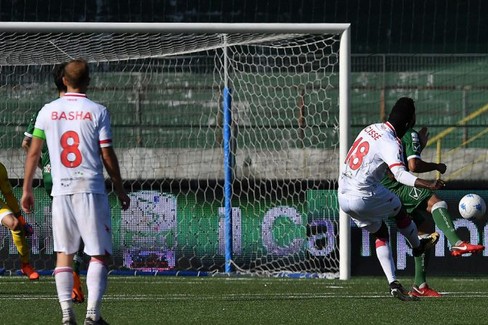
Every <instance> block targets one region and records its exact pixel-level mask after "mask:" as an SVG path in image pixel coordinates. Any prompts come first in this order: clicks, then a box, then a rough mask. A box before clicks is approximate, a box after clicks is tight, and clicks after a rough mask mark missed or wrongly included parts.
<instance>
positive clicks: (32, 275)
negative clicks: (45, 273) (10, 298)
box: [20, 263, 39, 280]
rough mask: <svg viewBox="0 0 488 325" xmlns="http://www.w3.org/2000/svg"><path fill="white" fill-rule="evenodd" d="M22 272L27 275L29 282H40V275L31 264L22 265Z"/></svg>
mask: <svg viewBox="0 0 488 325" xmlns="http://www.w3.org/2000/svg"><path fill="white" fill-rule="evenodd" d="M20 272H22V274H24V275H26V276H27V277H28V278H29V280H39V273H37V272H36V270H35V269H34V268H33V267H32V265H30V264H29V263H22V266H21V267H20Z"/></svg>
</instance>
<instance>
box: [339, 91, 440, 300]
mask: <svg viewBox="0 0 488 325" xmlns="http://www.w3.org/2000/svg"><path fill="white" fill-rule="evenodd" d="M414 115H415V105H414V102H413V100H412V99H411V98H408V97H402V98H400V99H399V100H398V101H397V102H396V103H395V105H394V106H393V108H392V110H391V112H390V115H389V117H388V120H387V122H385V123H376V124H372V125H369V126H367V127H366V128H364V129H363V130H362V131H361V132H360V133H359V135H358V136H357V138H356V139H355V141H354V143H353V144H352V146H351V148H350V149H349V152H348V153H347V156H346V159H345V161H344V162H343V164H342V166H341V173H340V177H339V189H338V199H339V206H340V208H341V209H342V211H344V212H345V213H347V214H348V215H349V216H351V218H352V219H353V220H354V222H355V223H356V224H357V226H358V227H360V228H364V229H366V230H368V231H369V232H370V233H371V234H372V235H373V236H374V237H375V246H376V255H377V257H378V259H379V261H380V264H381V267H382V269H383V272H384V273H385V275H386V278H387V280H388V283H389V285H390V293H391V294H392V295H393V296H394V297H397V298H399V299H401V300H417V299H418V298H417V297H414V296H411V295H410V294H409V293H408V291H407V290H405V289H404V288H403V286H402V285H401V284H400V283H399V282H398V280H397V279H396V275H395V264H394V261H393V257H392V254H391V249H390V247H389V232H388V228H387V226H386V224H385V222H384V219H386V218H388V217H392V216H394V218H395V221H396V225H397V228H398V231H399V232H400V233H401V234H402V235H404V236H405V238H406V239H407V240H408V242H409V243H410V245H411V246H412V250H413V255H414V256H420V255H421V254H422V253H423V252H424V251H425V250H427V249H428V248H430V247H432V246H433V245H435V243H437V240H438V238H439V234H437V233H433V234H431V235H430V236H429V237H427V238H425V239H422V240H420V239H419V238H418V232H417V227H416V226H415V223H414V222H412V221H411V219H410V217H409V216H408V215H407V213H406V210H405V208H404V207H403V206H402V204H401V202H400V199H399V198H398V197H397V196H396V195H395V194H393V193H392V192H391V191H390V190H388V189H387V188H385V187H384V186H383V185H382V184H381V179H382V178H383V176H384V175H385V171H386V169H387V168H389V169H390V171H391V172H392V174H393V175H394V176H395V178H396V180H397V181H399V182H400V183H402V184H405V185H408V186H415V187H420V188H427V189H431V190H437V189H440V188H442V187H444V182H443V181H442V180H434V181H428V180H424V179H420V178H417V177H416V176H414V175H413V174H411V173H410V172H408V170H407V168H406V167H405V163H404V162H403V153H402V150H403V149H402V145H401V137H402V136H403V135H404V134H405V132H406V131H407V130H408V129H409V128H410V126H412V125H413V123H415V116H414Z"/></svg>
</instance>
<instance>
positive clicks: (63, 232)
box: [52, 193, 112, 256]
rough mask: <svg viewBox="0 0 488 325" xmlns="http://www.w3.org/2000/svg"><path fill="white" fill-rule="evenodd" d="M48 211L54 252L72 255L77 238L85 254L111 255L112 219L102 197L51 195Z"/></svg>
mask: <svg viewBox="0 0 488 325" xmlns="http://www.w3.org/2000/svg"><path fill="white" fill-rule="evenodd" d="M52 212H53V221H52V223H53V224H52V227H53V239H54V251H55V252H62V253H66V254H74V253H76V252H77V251H78V249H79V246H80V237H81V238H82V239H83V243H84V244H85V249H84V251H85V253H86V254H87V255H89V256H96V255H107V254H112V219H111V217H110V206H109V203H108V196H107V195H106V194H92V193H78V194H71V195H60V196H54V197H53V205H52Z"/></svg>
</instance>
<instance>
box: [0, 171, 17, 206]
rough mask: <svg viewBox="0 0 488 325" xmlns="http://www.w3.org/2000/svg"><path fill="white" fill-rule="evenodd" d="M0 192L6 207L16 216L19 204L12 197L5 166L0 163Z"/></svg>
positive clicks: (13, 196)
mask: <svg viewBox="0 0 488 325" xmlns="http://www.w3.org/2000/svg"><path fill="white" fill-rule="evenodd" d="M0 190H1V191H2V195H3V197H4V198H5V200H6V201H7V205H8V207H9V208H10V210H11V211H12V212H13V213H14V214H15V215H16V214H17V213H19V212H20V206H19V202H18V201H17V198H16V197H15V195H14V192H13V189H12V185H11V184H10V181H9V180H8V174H7V169H6V168H5V166H4V165H3V164H2V163H0Z"/></svg>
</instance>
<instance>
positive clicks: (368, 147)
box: [339, 122, 417, 195]
mask: <svg viewBox="0 0 488 325" xmlns="http://www.w3.org/2000/svg"><path fill="white" fill-rule="evenodd" d="M402 157H403V153H402V145H401V140H400V139H399V138H398V137H397V136H396V132H395V129H394V128H393V126H392V125H391V124H390V123H388V122H386V123H376V124H371V125H369V126H367V127H366V128H364V129H363V130H362V131H361V132H360V133H359V135H358V136H357V138H356V140H355V141H354V143H353V144H352V146H351V148H350V149H349V152H348V153H347V156H346V159H345V160H344V162H343V164H342V166H341V174H340V177H339V187H340V188H341V191H343V192H348V193H351V194H355V193H356V194H358V195H372V194H374V189H375V188H376V187H377V186H378V185H379V184H380V182H381V179H382V178H383V176H384V175H385V171H386V169H387V168H390V170H391V171H392V173H393V175H394V176H395V178H396V179H397V180H398V181H399V182H400V183H403V184H405V185H409V186H413V185H414V183H415V180H416V179H417V177H415V176H414V175H412V174H410V173H409V172H408V171H407V170H406V168H405V164H404V162H403V160H402Z"/></svg>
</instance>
